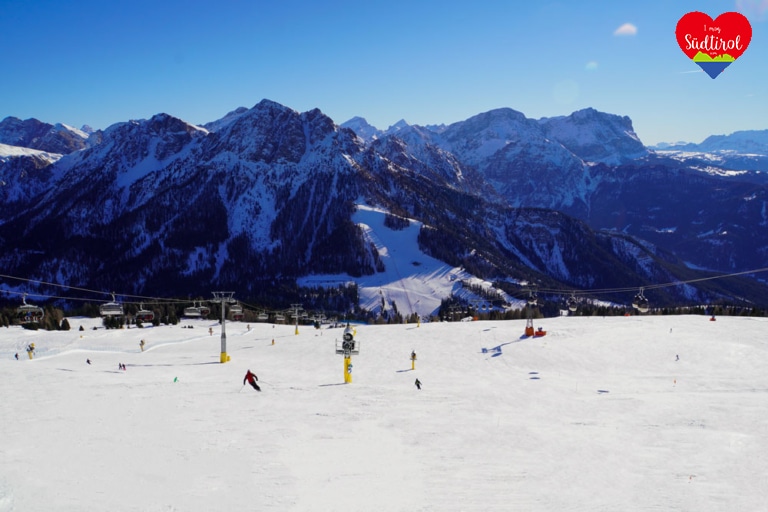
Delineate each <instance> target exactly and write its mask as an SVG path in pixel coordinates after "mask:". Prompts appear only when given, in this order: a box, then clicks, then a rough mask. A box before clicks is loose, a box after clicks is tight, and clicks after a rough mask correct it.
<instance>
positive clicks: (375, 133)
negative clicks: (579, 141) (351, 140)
mask: <svg viewBox="0 0 768 512" xmlns="http://www.w3.org/2000/svg"><path fill="white" fill-rule="evenodd" d="M340 126H341V127H342V128H349V129H350V130H352V131H353V132H355V133H356V134H357V135H358V136H359V137H361V138H362V139H363V140H364V141H366V142H373V141H374V140H376V139H378V138H379V136H380V135H381V134H382V132H381V130H379V129H378V128H376V127H375V126H373V125H371V124H369V123H368V121H366V120H365V118H363V117H359V116H355V117H353V118H352V119H349V120H348V121H345V122H343V123H341V125H340Z"/></svg>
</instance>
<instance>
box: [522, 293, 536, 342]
mask: <svg viewBox="0 0 768 512" xmlns="http://www.w3.org/2000/svg"><path fill="white" fill-rule="evenodd" d="M538 300H539V297H538V295H536V292H535V291H534V290H528V301H527V303H526V307H525V335H526V336H533V335H534V334H535V331H534V330H533V308H535V307H536V306H537V305H538Z"/></svg>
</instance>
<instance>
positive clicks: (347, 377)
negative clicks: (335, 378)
mask: <svg viewBox="0 0 768 512" xmlns="http://www.w3.org/2000/svg"><path fill="white" fill-rule="evenodd" d="M350 382H352V356H344V383H345V384H349V383H350Z"/></svg>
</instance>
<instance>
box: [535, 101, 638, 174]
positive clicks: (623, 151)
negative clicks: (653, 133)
mask: <svg viewBox="0 0 768 512" xmlns="http://www.w3.org/2000/svg"><path fill="white" fill-rule="evenodd" d="M539 124H540V125H541V126H542V127H543V128H544V133H545V135H546V136H547V137H548V138H550V139H553V140H556V141H558V142H559V143H560V144H562V145H563V146H565V147H566V148H568V150H570V151H571V152H573V154H575V155H576V156H578V157H579V158H581V159H582V160H584V161H587V162H600V163H604V164H609V165H618V164H622V163H627V162H631V161H632V160H636V159H638V158H642V157H644V156H646V155H648V149H647V148H646V147H645V146H644V145H643V143H642V142H641V141H640V138H639V137H638V136H637V134H636V133H635V130H634V128H633V127H632V120H631V119H630V118H629V117H627V116H617V115H613V114H605V113H603V112H598V111H597V110H595V109H592V108H586V109H583V110H579V111H577V112H574V113H572V114H571V115H569V116H561V117H549V118H542V119H540V120H539Z"/></svg>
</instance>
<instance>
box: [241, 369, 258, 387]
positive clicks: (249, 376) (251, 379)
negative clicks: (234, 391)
mask: <svg viewBox="0 0 768 512" xmlns="http://www.w3.org/2000/svg"><path fill="white" fill-rule="evenodd" d="M257 380H259V378H258V377H257V376H256V374H255V373H252V372H251V370H248V372H247V373H246V374H245V377H244V378H243V386H245V383H246V382H248V384H250V385H251V386H253V389H255V390H256V391H261V388H260V387H259V385H258V384H256V381H257Z"/></svg>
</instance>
